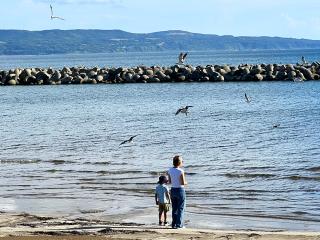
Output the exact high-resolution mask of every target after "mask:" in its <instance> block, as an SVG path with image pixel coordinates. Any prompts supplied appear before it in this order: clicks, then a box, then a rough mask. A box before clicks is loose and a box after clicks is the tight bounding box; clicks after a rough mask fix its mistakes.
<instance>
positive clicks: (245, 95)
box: [244, 93, 251, 103]
mask: <svg viewBox="0 0 320 240" xmlns="http://www.w3.org/2000/svg"><path fill="white" fill-rule="evenodd" d="M244 97H245V98H246V101H247V102H248V103H249V102H251V100H250V98H249V97H248V96H247V94H246V93H245V94H244Z"/></svg>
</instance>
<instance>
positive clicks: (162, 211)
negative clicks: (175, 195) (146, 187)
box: [155, 176, 171, 226]
mask: <svg viewBox="0 0 320 240" xmlns="http://www.w3.org/2000/svg"><path fill="white" fill-rule="evenodd" d="M167 182H168V179H167V177H166V176H160V177H159V181H158V186H157V187H156V194H155V200H156V204H157V205H159V225H160V226H161V225H162V223H163V224H164V225H168V222H167V212H168V211H169V210H170V203H171V200H170V193H169V188H168V187H167V185H166V183H167ZM162 215H163V220H164V221H162Z"/></svg>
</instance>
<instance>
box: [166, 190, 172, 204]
mask: <svg viewBox="0 0 320 240" xmlns="http://www.w3.org/2000/svg"><path fill="white" fill-rule="evenodd" d="M166 196H167V198H168V200H169V204H171V196H170V193H169V191H168V189H167V191H166Z"/></svg>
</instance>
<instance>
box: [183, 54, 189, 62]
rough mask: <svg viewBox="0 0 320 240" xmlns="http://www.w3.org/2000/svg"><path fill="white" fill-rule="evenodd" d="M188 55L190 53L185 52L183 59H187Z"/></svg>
mask: <svg viewBox="0 0 320 240" xmlns="http://www.w3.org/2000/svg"><path fill="white" fill-rule="evenodd" d="M187 55H188V53H185V54H183V56H182V59H183V61H184V60H186V57H187Z"/></svg>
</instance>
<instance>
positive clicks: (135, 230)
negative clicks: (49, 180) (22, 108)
mask: <svg viewBox="0 0 320 240" xmlns="http://www.w3.org/2000/svg"><path fill="white" fill-rule="evenodd" d="M0 216H1V217H0V239H4V240H7V239H15V240H20V239H21V240H27V239H61V240H62V239H70V240H73V239H88V237H90V239H97V240H98V239H153V238H156V239H163V240H165V239H177V240H180V239H181V240H182V239H204V240H206V239H234V240H236V239H262V240H263V239H265V240H287V239H292V240H298V239H299V240H309V239H310V240H316V239H319V237H320V232H311V231H310V232H309V231H252V230H212V229H201V228H186V229H179V230H176V229H171V228H170V227H159V226H157V225H144V224H137V223H121V222H120V223H119V222H113V221H107V220H97V219H96V220H93V219H85V218H76V219H68V218H66V217H61V218H59V217H58V218H54V217H41V216H35V215H30V214H9V213H4V212H1V215H0Z"/></svg>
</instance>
